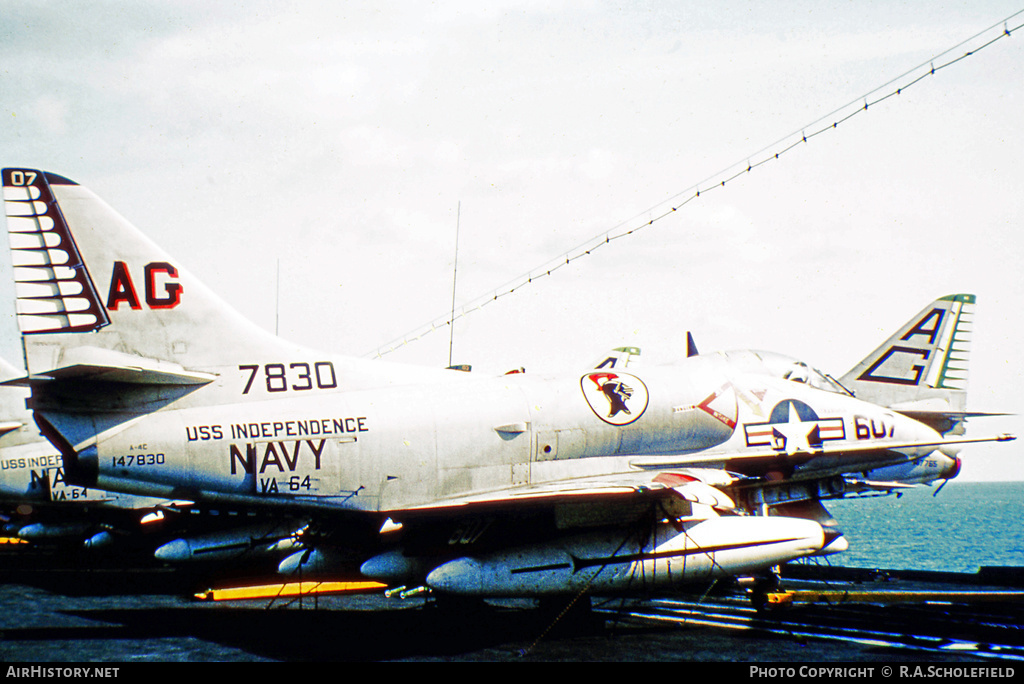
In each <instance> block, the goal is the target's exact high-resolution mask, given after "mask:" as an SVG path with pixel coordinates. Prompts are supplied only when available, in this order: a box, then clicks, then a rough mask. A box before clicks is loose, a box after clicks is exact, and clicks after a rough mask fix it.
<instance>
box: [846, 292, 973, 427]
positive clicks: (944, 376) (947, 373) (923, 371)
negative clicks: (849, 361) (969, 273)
mask: <svg viewBox="0 0 1024 684" xmlns="http://www.w3.org/2000/svg"><path fill="white" fill-rule="evenodd" d="M974 305H975V297H974V295H970V294H954V295H948V296H946V297H941V298H940V299H936V300H935V301H934V302H932V303H931V304H929V305H928V306H926V307H925V308H924V309H922V310H921V312H920V313H918V314H917V315H916V316H914V317H913V318H911V319H910V320H909V321H907V322H906V323H905V324H903V326H902V327H901V328H900V329H899V330H898V331H896V332H895V333H894V334H893V335H892V336H890V337H889V339H888V340H886V341H885V343H884V344H882V345H881V346H880V347H878V348H877V349H875V350H874V351H873V352H871V353H870V354H869V355H868V356H867V357H865V358H864V360H862V361H861V362H860V363H858V364H857V365H856V366H854V367H853V368H852V369H851V370H850V371H849V372H847V373H846V374H845V375H844V376H843V377H842V378H841V380H840V382H841V383H842V384H843V385H844V386H845V387H846V388H847V389H849V390H850V391H852V392H853V393H854V394H855V395H856V396H857V398H858V399H864V400H867V401H870V402H873V403H876V404H881V405H884V406H888V407H890V408H892V409H894V410H896V411H900V412H901V413H906V414H913V415H914V416H915V417H917V418H919V419H923V420H926V421H927V422H930V423H933V424H934V425H935V426H936V427H937V428H938V429H940V431H942V432H949V431H955V432H961V431H962V425H961V422H962V419H963V418H964V417H966V415H967V414H966V405H967V371H968V354H969V352H970V344H971V332H972V324H973V320H974Z"/></svg>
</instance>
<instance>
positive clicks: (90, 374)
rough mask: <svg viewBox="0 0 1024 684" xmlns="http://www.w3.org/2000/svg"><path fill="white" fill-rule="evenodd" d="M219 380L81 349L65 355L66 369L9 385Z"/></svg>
mask: <svg viewBox="0 0 1024 684" xmlns="http://www.w3.org/2000/svg"><path fill="white" fill-rule="evenodd" d="M216 377H217V376H215V375H212V374H210V373H200V372H196V371H189V370H186V369H184V368H182V367H181V366H179V365H178V364H175V363H169V362H167V361H159V360H157V359H147V358H144V357H141V356H134V355H131V354H123V353H121V352H116V351H113V350H109V349H98V348H95V347H79V348H76V349H74V350H71V351H70V352H69V353H68V354H66V355H65V358H64V363H63V365H61V366H59V367H56V368H53V369H51V370H47V371H42V372H35V373H32V374H31V375H29V376H26V377H22V378H19V379H17V380H11V381H8V382H6V383H2V384H8V385H34V384H40V383H49V382H55V381H77V382H86V383H95V382H120V383H129V384H138V385H205V384H208V383H210V382H213V381H214V380H215V379H216Z"/></svg>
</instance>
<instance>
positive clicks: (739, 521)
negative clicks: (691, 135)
mask: <svg viewBox="0 0 1024 684" xmlns="http://www.w3.org/2000/svg"><path fill="white" fill-rule="evenodd" d="M3 186H4V207H5V211H6V215H7V227H8V231H9V236H10V242H11V249H12V260H13V265H14V279H15V281H16V287H17V311H18V322H19V326H20V329H21V332H22V336H23V342H24V348H25V354H26V368H27V369H28V373H27V376H26V377H24V378H22V379H21V380H19V381H18V382H20V383H21V384H24V385H27V386H28V387H29V388H30V390H31V397H30V406H31V408H32V410H33V412H34V418H35V421H36V423H37V424H38V425H39V427H40V429H41V431H42V433H43V434H44V435H45V436H46V437H47V439H49V440H50V441H51V442H52V443H53V445H54V446H56V447H57V448H58V449H59V451H60V453H61V455H62V458H63V463H64V467H65V472H66V476H67V479H68V481H70V482H73V483H75V484H77V485H79V486H84V487H90V488H94V487H96V488H100V489H104V490H110V491H117V492H127V493H132V494H137V495H143V496H151V497H157V498H161V499H186V500H190V501H194V502H196V503H197V505H204V504H211V503H212V504H232V505H239V506H248V507H253V508H260V509H272V510H276V511H279V512H280V513H281V515H282V517H285V518H288V517H297V518H301V519H303V520H305V521H306V522H307V524H306V525H305V526H304V527H303V529H302V532H301V534H300V535H298V536H297V537H295V538H294V539H293V541H292V543H294V544H295V547H294V553H292V554H291V555H289V556H288V557H287V558H285V560H284V561H283V562H282V563H281V565H280V571H281V572H283V573H291V572H300V571H301V572H304V573H306V576H308V574H310V573H315V572H322V573H325V574H333V575H335V576H340V575H345V574H348V575H354V574H361V575H363V576H364V577H367V578H370V579H375V580H379V581H381V582H384V583H387V584H389V585H391V586H395V587H410V588H415V589H416V590H427V591H430V592H433V593H434V594H437V595H441V596H445V595H464V596H478V597H499V596H501V597H505V596H528V597H541V596H545V595H557V594H564V593H569V592H578V591H580V590H583V589H590V590H591V591H593V592H594V593H609V592H638V591H650V590H652V589H654V590H661V589H665V588H671V587H676V586H679V585H682V584H686V583H692V582H697V581H706V580H709V579H712V578H717V577H730V576H736V575H761V574H764V573H767V572H768V571H769V569H770V568H772V567H773V566H776V565H778V564H780V563H784V562H786V561H789V560H793V559H798V558H802V557H808V556H815V555H823V554H828V553H833V552H836V551H841V550H842V549H844V548H846V542H845V540H844V539H843V537H842V535H841V533H840V532H839V531H838V529H837V527H836V524H835V521H834V520H832V519H831V516H829V515H828V513H827V511H825V509H824V507H823V506H822V505H821V501H822V500H827V499H829V498H833V497H836V496H841V495H843V494H844V492H845V491H846V487H847V486H849V485H850V484H851V483H852V482H854V481H855V480H856V481H861V482H865V483H870V482H873V481H876V480H877V478H874V477H873V474H880V473H887V474H888V475H894V476H895V477H896V479H899V478H911V479H912V478H918V476H919V475H920V477H919V479H920V480H921V481H928V480H930V479H935V478H932V477H930V476H929V475H928V471H929V470H934V471H935V473H936V474H939V473H940V471H941V472H942V473H944V476H946V477H948V476H949V475H950V474H955V473H953V472H952V470H953V466H952V465H951V464H955V463H956V453H957V451H958V449H959V448H960V447H961V445H963V444H965V443H968V442H972V441H993V440H1002V439H1010V438H1011V437H1009V436H999V437H991V438H978V439H973V440H972V439H968V438H966V437H964V436H963V435H962V434H959V433H960V432H962V430H960V429H959V427H960V426H961V425H962V420H963V419H964V418H965V417H966V416H967V415H968V414H966V412H965V410H964V406H963V404H962V403H959V402H960V399H961V398H962V396H963V389H962V388H961V387H960V385H959V384H958V383H959V382H960V380H959V375H958V371H957V369H956V367H955V366H956V361H957V359H958V355H959V354H960V353H961V352H960V351H959V350H958V347H957V335H959V334H961V332H962V327H961V326H960V325H959V323H958V321H960V320H962V319H963V318H964V317H965V316H966V313H967V308H968V307H969V305H970V304H972V303H973V298H970V297H968V296H965V295H956V296H953V297H948V298H943V299H940V300H937V301H936V302H935V303H934V304H933V305H932V306H931V307H929V308H928V309H926V310H925V312H924V313H923V314H922V315H921V317H920V318H916V319H914V320H912V321H911V322H910V323H909V324H908V327H906V329H905V330H904V331H901V333H898V334H897V336H895V339H894V340H892V341H890V342H888V343H887V344H886V345H883V347H882V348H880V350H879V351H877V352H876V353H875V354H873V355H872V356H870V357H868V362H867V365H866V366H865V367H864V368H863V369H861V368H859V367H858V368H857V369H855V370H854V374H855V377H847V378H844V381H843V382H842V383H840V382H836V381H834V380H832V379H831V378H829V377H828V376H825V375H824V374H821V373H818V372H817V371H814V370H813V369H811V368H809V367H807V366H806V365H804V364H801V363H799V362H795V361H792V360H790V359H786V358H785V357H778V356H774V355H767V354H759V353H756V352H738V353H731V354H730V353H726V354H706V355H705V354H696V353H694V354H693V355H691V356H689V357H687V358H685V359H681V360H680V361H679V362H678V363H676V364H673V365H668V366H659V367H651V368H639V367H637V368H634V367H633V366H629V365H627V366H624V367H617V365H616V363H614V361H613V362H612V363H610V364H603V365H602V366H601V367H599V368H591V369H587V370H584V371H582V372H569V373H565V374H563V375H558V376H533V375H530V374H528V373H516V374H511V375H505V376H499V377H481V376H479V375H476V374H473V373H463V372H455V371H451V370H446V369H440V368H438V369H434V368H418V367H410V366H404V365H393V364H388V363H384V362H381V361H370V360H365V359H358V358H351V357H346V356H339V355H335V354H331V353H326V352H320V351H311V350H309V349H305V348H303V347H300V346H297V345H294V344H291V343H288V342H286V341H283V340H281V339H279V338H277V337H274V336H272V335H270V334H269V333H266V332H265V331H263V330H261V329H260V328H258V327H257V326H255V325H253V324H252V323H250V322H248V321H246V320H245V319H243V318H242V317H241V316H240V315H239V314H238V313H236V312H235V311H234V310H232V309H231V308H230V307H228V306H227V305H226V304H224V303H223V302H222V301H221V300H220V299H218V298H217V297H216V296H215V295H213V294H212V293H211V292H209V291H208V290H207V289H206V288H205V287H204V286H203V285H202V284H201V283H200V282H198V281H197V280H196V279H195V278H194V277H192V276H191V275H189V274H188V272H187V271H185V270H184V269H183V268H182V267H181V266H180V264H179V263H178V262H177V261H176V260H175V259H173V258H171V257H170V256H168V255H167V254H165V253H164V252H163V251H161V250H160V249H159V248H158V247H157V246H155V245H154V244H153V243H151V242H150V241H149V240H147V239H146V238H145V237H144V236H143V235H141V234H140V233H139V232H138V231H137V230H136V229H135V228H134V227H133V226H131V225H129V224H128V223H127V222H126V221H125V220H124V219H123V218H122V217H120V216H119V215H118V214H117V213H115V212H114V211H113V210H112V209H111V208H110V207H109V206H107V205H106V204H105V203H104V202H102V201H101V200H100V199H99V198H98V197H96V196H95V195H94V194H93V193H91V192H90V191H89V190H87V189H86V188H84V187H82V186H80V185H78V184H77V183H75V182H73V181H71V180H68V179H67V178H64V177H61V176H58V175H56V174H52V173H47V172H42V171H38V170H32V169H24V168H8V169H5V170H3ZM936 363H938V366H935V370H933V365H934V364H936ZM851 386H852V387H851ZM848 387H850V389H853V390H855V391H856V392H857V396H855V395H854V392H852V391H850V389H847V388H848ZM861 388H865V389H864V390H863V393H862V389H861ZM883 388H884V391H883ZM864 397H867V398H869V399H870V401H865V400H864ZM929 459H931V460H930V461H929ZM929 462H930V463H934V464H935V467H934V468H932V467H931V466H926V465H924V464H926V463H929ZM885 469H889V470H885ZM922 469H923V471H922ZM922 472H923V473H924V474H923V475H922V474H921V473H922ZM939 476H940V477H941V476H942V475H939ZM865 486H867V485H865ZM189 549H190V547H189V546H188V544H184V543H183V544H177V543H176V545H169V546H168V547H167V548H165V549H162V553H163V554H164V556H165V557H167V558H180V557H186V556H188V555H189V553H190V550H189Z"/></svg>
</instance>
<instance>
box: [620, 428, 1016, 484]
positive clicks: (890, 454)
mask: <svg viewBox="0 0 1024 684" xmlns="http://www.w3.org/2000/svg"><path fill="white" fill-rule="evenodd" d="M1015 439H1016V436H1014V435H1010V434H1002V435H996V436H993V437H973V438H971V437H954V438H946V439H941V440H934V441H884V442H883V441H867V442H864V443H863V444H849V443H846V444H843V445H841V446H830V445H824V444H823V445H822V447H821V448H817V449H811V450H807V451H802V450H799V451H793V452H786V451H784V450H779V449H771V448H765V449H745V450H742V451H731V452H729V451H717V452H716V451H714V450H712V451H706V452H698V453H693V454H673V455H668V456H644V457H638V458H635V459H633V460H631V461H630V465H631V466H632V467H634V468H639V469H643V470H660V469H666V468H687V467H695V466H710V465H718V464H729V465H730V469H734V470H738V471H739V472H742V463H743V462H744V461H753V460H757V459H778V458H779V457H780V456H781V457H786V456H788V457H790V458H791V459H792V461H794V462H796V463H799V462H800V460H801V457H808V458H811V457H813V458H814V459H815V462H816V463H821V464H822V465H821V466H820V467H815V468H814V469H813V471H809V473H810V474H809V475H808V476H810V477H821V476H823V475H841V474H844V473H849V472H860V471H863V470H864V469H865V464H866V463H867V462H868V459H866V457H868V456H869V455H870V454H872V453H877V454H878V455H879V457H878V458H877V459H870V466H871V467H877V466H879V465H883V464H885V463H886V462H892V463H896V462H900V461H905V460H908V459H911V458H917V457H920V456H922V455H924V454H925V453H927V451H929V450H931V451H934V450H936V449H942V448H946V447H957V446H960V445H963V444H976V443H981V442H1007V441H1012V440H1015ZM908 452H909V453H908ZM822 457H826V458H822ZM826 464H827V465H826ZM793 479H800V474H799V472H797V473H795V474H794V476H793Z"/></svg>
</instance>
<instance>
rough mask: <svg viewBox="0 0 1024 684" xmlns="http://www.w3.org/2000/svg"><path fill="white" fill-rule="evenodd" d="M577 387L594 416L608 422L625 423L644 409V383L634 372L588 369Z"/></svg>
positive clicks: (645, 406) (645, 402) (645, 396)
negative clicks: (592, 370)
mask: <svg viewBox="0 0 1024 684" xmlns="http://www.w3.org/2000/svg"><path fill="white" fill-rule="evenodd" d="M580 387H582V388H583V396H584V397H585V398H586V400H587V403H588V404H590V408H591V409H593V411H594V413H595V414H596V415H597V417H598V418H600V419H601V420H603V421H604V422H606V423H609V424H611V425H628V424H630V423H632V422H633V421H635V420H636V419H637V418H639V417H640V416H642V415H643V413H644V411H645V410H647V399H648V397H647V386H646V385H644V383H643V380H641V379H640V378H638V377H636V376H635V375H629V374H627V373H611V372H608V371H597V372H594V373H587V374H586V375H584V376H583V378H582V379H581V380H580Z"/></svg>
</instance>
